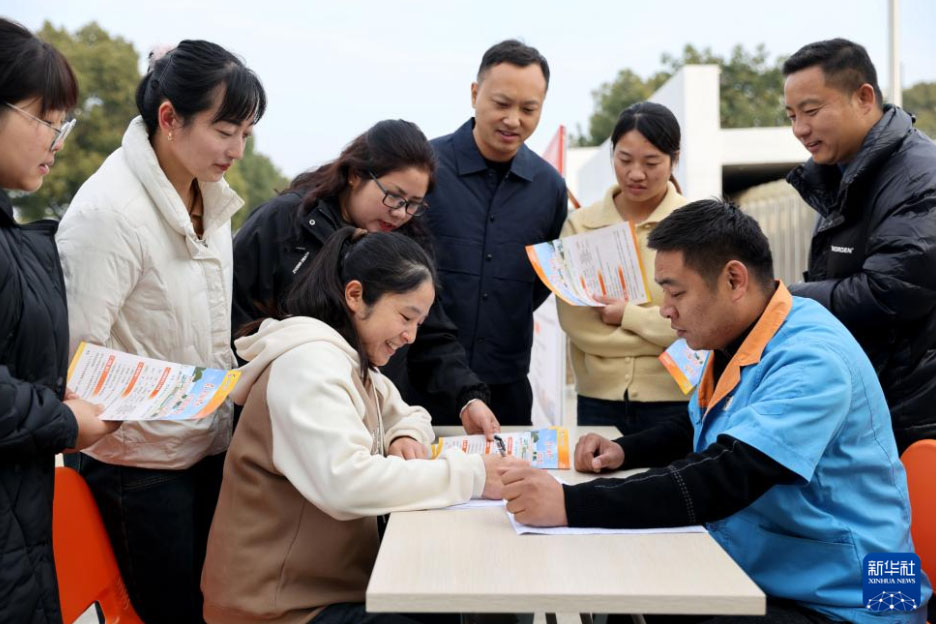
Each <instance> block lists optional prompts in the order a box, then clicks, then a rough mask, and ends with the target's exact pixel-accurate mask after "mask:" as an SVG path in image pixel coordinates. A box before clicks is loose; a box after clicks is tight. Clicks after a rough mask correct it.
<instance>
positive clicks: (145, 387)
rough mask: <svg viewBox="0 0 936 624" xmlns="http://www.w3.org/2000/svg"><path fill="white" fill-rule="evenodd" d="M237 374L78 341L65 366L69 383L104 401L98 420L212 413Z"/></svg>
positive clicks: (91, 398)
mask: <svg viewBox="0 0 936 624" xmlns="http://www.w3.org/2000/svg"><path fill="white" fill-rule="evenodd" d="M239 377H240V371H228V370H221V369H216V368H205V367H202V366H190V365H187V364H174V363H172V362H163V361H161V360H154V359H152V358H146V357H141V356H138V355H132V354H129V353H122V352H120V351H115V350H113V349H107V348H105V347H100V346H97V345H91V344H87V343H85V342H82V343H81V344H79V345H78V349H77V350H76V351H75V356H74V357H73V358H72V361H71V364H70V365H69V367H68V388H69V390H72V391H73V392H75V393H76V394H77V395H78V396H80V397H81V398H83V399H85V400H87V401H90V402H91V403H99V404H101V405H103V406H104V413H103V414H101V420H191V419H195V418H204V417H205V416H208V415H209V414H211V413H212V412H214V411H215V410H216V409H218V407H219V406H220V405H221V404H222V403H223V402H224V399H225V398H227V395H228V394H230V392H231V390H233V389H234V384H236V383H237V379H238V378H239Z"/></svg>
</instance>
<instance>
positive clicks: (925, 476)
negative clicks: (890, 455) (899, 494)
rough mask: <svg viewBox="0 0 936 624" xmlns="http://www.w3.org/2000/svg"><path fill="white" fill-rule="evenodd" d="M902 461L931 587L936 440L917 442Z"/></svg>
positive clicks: (916, 540) (935, 549)
mask: <svg viewBox="0 0 936 624" xmlns="http://www.w3.org/2000/svg"><path fill="white" fill-rule="evenodd" d="M900 460H901V461H902V462H903V465H904V469H905V470H906V471H907V489H908V490H909V491H910V511H911V513H912V514H913V518H912V521H911V523H910V534H911V535H912V536H913V547H914V549H915V550H916V553H917V554H918V555H919V556H920V564H921V565H922V566H923V571H924V572H926V576H928V577H929V579H930V582H931V583H932V582H936V440H918V441H916V442H914V443H913V444H911V445H910V446H909V447H908V448H907V450H906V451H904V453H903V455H901V456H900ZM930 612H931V613H932V610H931V611H930Z"/></svg>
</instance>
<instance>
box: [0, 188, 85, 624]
mask: <svg viewBox="0 0 936 624" xmlns="http://www.w3.org/2000/svg"><path fill="white" fill-rule="evenodd" d="M55 229H56V224H55V223H52V222H48V221H46V222H39V223H34V224H30V225H27V226H19V225H17V224H16V222H15V221H14V220H13V208H12V206H11V205H10V200H9V198H8V197H7V196H6V194H5V193H4V192H3V191H0V622H2V623H4V624H6V623H7V622H9V623H15V624H33V623H40V622H41V623H43V624H45V623H47V622H61V621H62V615H61V611H60V609H59V599H58V585H57V583H56V580H55V561H54V560H53V558H52V485H53V481H54V472H53V471H54V455H55V453H58V452H60V451H62V450H63V449H66V448H69V447H72V446H74V445H75V440H76V438H77V435H78V425H77V423H76V422H75V417H74V416H73V415H72V412H71V410H69V409H68V407H66V406H65V405H64V404H63V403H62V402H61V400H60V399H61V398H62V396H63V395H64V392H65V373H66V370H67V363H68V362H67V358H68V311H67V309H66V307H65V285H64V283H63V280H62V269H61V266H60V265H59V259H58V252H57V251H56V249H55V241H54V240H53V236H54V234H55Z"/></svg>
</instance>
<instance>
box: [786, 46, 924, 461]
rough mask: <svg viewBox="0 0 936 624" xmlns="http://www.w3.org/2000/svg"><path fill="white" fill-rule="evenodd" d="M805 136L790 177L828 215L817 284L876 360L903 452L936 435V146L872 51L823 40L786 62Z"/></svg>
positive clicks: (817, 257) (818, 239) (811, 289)
mask: <svg viewBox="0 0 936 624" xmlns="http://www.w3.org/2000/svg"><path fill="white" fill-rule="evenodd" d="M783 73H784V75H785V76H786V83H785V86H784V96H785V99H786V110H787V114H788V115H789V117H790V120H791V121H792V122H793V134H795V135H796V138H797V139H799V140H800V142H801V143H802V144H803V145H804V146H806V149H807V150H809V152H810V153H811V154H812V158H810V159H809V161H807V162H806V163H805V164H803V165H801V166H799V167H797V168H796V169H794V170H793V171H792V172H791V173H790V175H789V176H788V177H787V180H788V181H789V182H790V184H792V185H793V186H794V187H795V188H796V190H797V191H799V193H800V195H802V197H803V199H804V200H805V201H806V202H807V203H808V204H809V205H810V206H812V207H813V208H814V209H815V210H816V212H818V213H819V220H818V222H817V224H816V229H815V231H814V233H813V239H812V245H811V250H810V255H809V270H808V271H807V273H806V282H805V283H801V284H794V285H793V287H792V288H791V289H790V290H791V292H792V293H793V294H794V295H799V296H801V297H810V298H812V299H815V300H816V301H818V302H819V303H821V304H822V305H824V306H825V307H826V308H828V309H829V310H830V311H831V312H832V313H833V314H834V315H835V316H836V317H838V319H839V320H840V321H841V322H842V323H844V324H845V326H846V327H848V329H849V330H850V331H851V333H852V334H853V335H854V336H855V338H856V339H857V340H858V342H859V343H860V344H861V346H862V348H864V350H865V353H867V355H868V358H869V359H870V360H871V362H872V364H874V368H875V370H876V371H877V374H878V377H879V379H880V381H881V386H882V387H883V388H884V394H885V396H886V397H887V403H888V406H889V407H890V411H891V419H892V422H893V426H894V434H895V437H896V439H897V447H898V449H899V450H900V452H903V450H904V449H905V448H906V447H907V446H909V445H910V444H911V443H913V442H914V441H916V440H919V439H921V438H933V437H936V411H934V410H933V405H934V403H936V144H934V143H933V142H932V141H931V140H930V139H929V138H928V137H927V136H926V135H924V134H923V133H921V132H920V131H919V130H916V129H915V128H914V127H913V117H911V116H910V115H909V114H907V113H906V112H904V111H903V110H901V109H899V108H896V107H894V106H891V105H887V106H884V105H883V98H882V96H881V89H880V87H878V85H877V74H876V72H875V69H874V65H873V64H872V63H871V59H870V58H869V57H868V53H867V51H866V50H865V49H864V47H862V46H860V45H858V44H856V43H853V42H851V41H847V40H845V39H832V40H829V41H819V42H816V43H811V44H809V45H806V46H804V47H803V48H801V49H800V50H799V51H798V52H796V54H794V55H793V56H791V57H790V58H789V59H788V60H787V61H786V63H785V64H784V66H783Z"/></svg>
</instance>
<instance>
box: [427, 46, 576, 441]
mask: <svg viewBox="0 0 936 624" xmlns="http://www.w3.org/2000/svg"><path fill="white" fill-rule="evenodd" d="M548 85H549V65H548V64H547V63H546V59H545V58H543V56H542V55H541V54H540V53H539V52H538V51H537V50H536V49H535V48H531V47H530V46H527V45H524V44H523V43H520V42H519V41H515V40H508V41H503V42H501V43H498V44H497V45H495V46H493V47H492V48H490V49H489V50H488V51H487V52H485V54H484V57H483V58H482V60H481V67H480V68H479V70H478V77H477V81H476V82H474V83H473V84H472V85H471V104H472V107H473V108H474V109H475V117H474V118H473V119H470V120H468V121H467V122H465V123H464V124H463V125H462V126H461V127H460V128H459V129H458V130H456V131H455V132H454V133H453V134H449V135H446V136H443V137H439V138H437V139H435V140H433V141H432V145H433V148H434V149H435V152H436V156H437V157H438V159H439V170H438V173H437V180H436V186H435V190H434V191H433V192H432V193H430V194H429V196H428V200H429V203H430V205H431V206H432V210H430V211H429V212H428V213H427V221H428V224H429V228H430V229H431V230H432V233H433V234H434V236H435V245H436V250H437V251H436V254H437V260H438V269H439V277H440V279H441V281H442V286H443V288H442V291H441V297H442V303H443V306H444V307H445V311H446V313H447V314H448V315H449V317H451V319H452V320H453V321H455V324H456V325H457V326H458V330H459V331H458V336H459V339H460V340H461V342H462V344H463V345H464V347H465V351H466V352H467V354H468V362H469V365H470V366H471V368H472V369H473V370H474V371H475V372H476V373H477V374H478V376H479V377H480V378H481V380H482V381H484V382H485V383H487V384H488V386H489V387H490V389H491V408H492V409H493V411H494V413H495V414H496V415H497V418H498V420H499V421H500V423H501V424H503V425H514V424H530V414H531V409H532V405H533V393H532V391H531V389H530V383H529V381H528V380H527V373H528V372H529V368H530V349H531V347H532V345H533V311H534V310H535V309H536V308H537V307H538V306H539V305H540V304H541V303H543V301H544V300H545V299H546V297H547V296H548V295H549V291H548V290H547V289H546V287H545V286H543V285H542V283H540V282H539V280H538V279H537V277H536V274H535V273H534V271H533V269H532V267H531V266H530V263H529V260H528V259H527V256H526V252H525V250H524V247H525V246H526V245H530V244H534V243H540V242H543V241H547V240H552V239H554V238H558V237H559V231H560V230H561V229H562V224H563V222H564V221H565V218H566V213H567V196H566V188H565V183H564V182H563V180H562V178H561V177H560V176H559V174H558V173H557V172H556V170H555V169H554V168H553V167H552V166H551V165H549V164H548V163H547V162H546V161H544V160H543V159H542V158H540V157H539V156H537V155H536V154H534V153H533V152H532V151H531V150H530V149H529V148H528V147H526V145H524V141H526V139H527V138H529V136H530V135H531V134H533V131H534V130H535V129H536V126H537V124H538V123H539V119H540V114H541V112H542V108H543V102H544V100H545V98H546V89H547V87H548Z"/></svg>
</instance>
